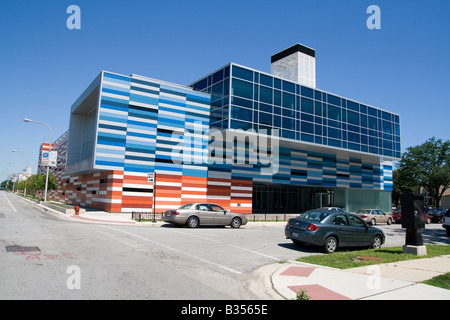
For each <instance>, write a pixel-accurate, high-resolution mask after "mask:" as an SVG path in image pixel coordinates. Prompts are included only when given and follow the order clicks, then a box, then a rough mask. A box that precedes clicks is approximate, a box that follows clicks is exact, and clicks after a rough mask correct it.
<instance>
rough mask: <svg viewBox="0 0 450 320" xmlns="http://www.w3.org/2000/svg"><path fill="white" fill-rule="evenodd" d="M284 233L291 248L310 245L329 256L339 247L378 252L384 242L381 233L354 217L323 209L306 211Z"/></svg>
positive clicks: (293, 220) (349, 214) (290, 221)
mask: <svg viewBox="0 0 450 320" xmlns="http://www.w3.org/2000/svg"><path fill="white" fill-rule="evenodd" d="M284 232H285V235H286V238H287V239H291V240H292V242H294V244H296V245H298V246H301V245H303V244H304V243H311V244H314V245H317V246H321V247H322V249H323V251H324V252H325V253H332V252H334V251H336V249H337V248H338V247H353V246H370V247H371V248H375V249H378V248H380V247H381V245H383V244H384V241H385V235H384V233H383V231H382V230H380V229H378V228H375V227H372V226H369V225H368V224H367V223H366V222H365V221H364V220H362V219H361V218H360V217H358V216H357V215H354V214H351V213H348V212H336V211H330V210H324V209H314V210H309V211H306V212H304V213H302V214H301V215H300V216H298V217H297V218H292V219H289V221H288V223H287V224H286V227H285V231H284Z"/></svg>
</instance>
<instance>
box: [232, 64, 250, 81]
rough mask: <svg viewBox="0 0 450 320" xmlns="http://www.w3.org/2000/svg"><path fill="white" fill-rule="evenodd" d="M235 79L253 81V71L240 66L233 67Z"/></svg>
mask: <svg viewBox="0 0 450 320" xmlns="http://www.w3.org/2000/svg"><path fill="white" fill-rule="evenodd" d="M233 77H237V78H241V79H244V80H248V81H253V71H251V70H248V69H244V68H241V67H238V66H233Z"/></svg>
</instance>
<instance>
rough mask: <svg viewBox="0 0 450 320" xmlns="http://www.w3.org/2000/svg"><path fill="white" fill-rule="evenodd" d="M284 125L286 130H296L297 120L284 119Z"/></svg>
mask: <svg viewBox="0 0 450 320" xmlns="http://www.w3.org/2000/svg"><path fill="white" fill-rule="evenodd" d="M282 124H283V128H284V129H291V130H295V120H294V119H292V118H286V117H283V119H282Z"/></svg>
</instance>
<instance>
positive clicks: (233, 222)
mask: <svg viewBox="0 0 450 320" xmlns="http://www.w3.org/2000/svg"><path fill="white" fill-rule="evenodd" d="M241 224H242V221H241V219H239V218H237V217H234V218H233V219H232V220H231V223H230V226H231V227H232V228H235V229H237V228H239V227H240V226H241Z"/></svg>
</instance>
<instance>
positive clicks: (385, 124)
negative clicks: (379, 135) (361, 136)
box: [383, 120, 392, 134]
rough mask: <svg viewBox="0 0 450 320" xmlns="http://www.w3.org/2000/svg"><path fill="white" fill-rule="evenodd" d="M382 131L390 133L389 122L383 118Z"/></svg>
mask: <svg viewBox="0 0 450 320" xmlns="http://www.w3.org/2000/svg"><path fill="white" fill-rule="evenodd" d="M383 132H384V133H389V134H390V133H392V128H391V122H389V121H384V120H383Z"/></svg>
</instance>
